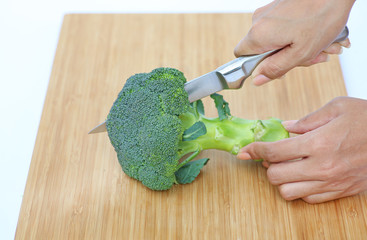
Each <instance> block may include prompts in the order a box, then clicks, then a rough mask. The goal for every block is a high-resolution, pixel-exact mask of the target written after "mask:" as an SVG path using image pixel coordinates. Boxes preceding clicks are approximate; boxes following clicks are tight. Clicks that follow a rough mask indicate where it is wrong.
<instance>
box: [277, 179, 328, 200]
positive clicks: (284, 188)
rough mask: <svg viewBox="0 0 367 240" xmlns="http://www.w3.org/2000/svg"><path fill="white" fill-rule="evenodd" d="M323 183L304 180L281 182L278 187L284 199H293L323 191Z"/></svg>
mask: <svg viewBox="0 0 367 240" xmlns="http://www.w3.org/2000/svg"><path fill="white" fill-rule="evenodd" d="M324 185H325V183H323V182H320V181H304V182H293V183H286V184H282V185H279V186H278V189H279V193H280V195H281V196H282V197H283V198H284V199H285V200H294V199H298V198H303V197H307V196H310V195H315V194H320V193H324V192H325V190H324Z"/></svg>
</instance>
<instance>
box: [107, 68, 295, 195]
mask: <svg viewBox="0 0 367 240" xmlns="http://www.w3.org/2000/svg"><path fill="white" fill-rule="evenodd" d="M185 82H186V79H185V77H184V75H183V73H182V72H180V71H178V70H176V69H172V68H157V69H155V70H153V71H152V72H151V73H140V74H136V75H134V76H132V77H130V78H129V79H128V80H127V81H126V84H125V86H124V87H123V89H122V90H121V92H120V93H119V95H118V97H117V99H116V101H115V102H114V104H113V106H112V108H111V110H110V112H109V114H108V116H107V120H106V126H107V132H108V136H109V138H110V141H111V143H112V145H113V147H114V148H115V151H116V153H117V157H118V160H119V163H120V164H121V166H122V169H123V171H124V172H125V173H126V174H127V175H128V176H130V177H132V178H134V179H137V180H139V181H141V182H142V183H143V184H144V185H145V186H147V187H148V188H150V189H153V190H167V189H169V188H171V187H172V185H173V184H174V183H179V184H184V183H189V182H192V181H193V180H194V179H195V177H196V176H197V175H198V174H199V172H200V169H201V168H202V167H203V166H204V165H205V164H206V163H207V161H208V159H207V158H204V159H200V160H196V161H192V160H193V159H194V158H195V157H196V156H197V155H198V154H199V153H200V152H201V151H202V150H205V149H219V150H224V151H227V152H230V153H232V154H237V153H238V151H239V150H240V149H241V148H242V147H243V146H245V145H247V144H249V143H251V142H254V141H276V140H280V139H283V138H287V137H289V134H288V132H287V131H286V130H285V129H284V128H283V126H282V124H281V122H280V120H277V119H269V120H245V119H241V118H237V117H234V116H231V114H230V110H229V107H228V103H227V102H226V101H225V100H224V99H223V97H222V96H221V95H219V94H213V95H211V97H212V98H213V99H214V101H215V104H216V107H217V109H218V115H219V117H217V118H207V117H205V116H204V107H203V103H202V101H200V100H199V101H196V102H194V103H191V104H190V102H189V100H188V95H187V93H186V91H185V89H184V84H185ZM188 154H190V155H189V157H187V158H186V159H184V160H182V161H180V160H181V158H183V157H184V156H186V155H188Z"/></svg>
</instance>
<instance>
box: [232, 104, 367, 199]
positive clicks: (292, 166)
mask: <svg viewBox="0 0 367 240" xmlns="http://www.w3.org/2000/svg"><path fill="white" fill-rule="evenodd" d="M366 121H367V101H366V100H361V99H356V98H349V97H339V98H336V99H334V100H332V101H331V102H329V103H328V104H326V105H325V106H324V107H322V108H320V109H319V110H317V111H315V112H313V113H311V114H309V115H308V116H306V117H304V118H302V119H300V120H298V121H287V122H284V125H285V127H286V129H287V130H288V131H289V132H291V133H296V134H301V135H297V136H296V137H292V138H288V139H284V140H281V141H277V142H255V143H252V144H249V145H247V146H246V147H244V148H243V149H241V151H240V153H239V154H238V158H239V159H243V160H249V159H263V160H264V161H263V165H264V166H265V167H268V169H267V176H268V179H269V181H270V182H271V183H272V184H273V185H277V186H278V188H279V192H280V194H281V196H282V197H283V198H284V199H286V200H294V199H298V198H301V199H303V200H304V201H306V202H308V203H321V202H325V201H329V200H333V199H337V198H341V197H346V196H351V195H354V194H357V193H360V192H363V191H365V190H367V129H366Z"/></svg>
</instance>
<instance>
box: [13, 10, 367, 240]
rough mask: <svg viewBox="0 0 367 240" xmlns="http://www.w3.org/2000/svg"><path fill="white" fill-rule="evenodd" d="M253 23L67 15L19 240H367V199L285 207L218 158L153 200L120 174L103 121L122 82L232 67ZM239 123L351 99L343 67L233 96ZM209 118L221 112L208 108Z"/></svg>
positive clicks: (256, 173) (239, 166) (253, 169)
mask: <svg viewBox="0 0 367 240" xmlns="http://www.w3.org/2000/svg"><path fill="white" fill-rule="evenodd" d="M250 24H251V14H157V15H152V14H150V15H149V14H148V15H146V14H136V15H135V14H127V15H120V14H113V15H100V14H91V15H89V14H72V15H66V16H65V19H64V23H63V26H62V30H61V34H60V40H59V44H58V47H57V52H56V56H55V61H54V65H53V70H52V74H51V79H50V83H49V87H48V92H47V97H46V100H45V105H44V109H43V114H42V119H41V123H40V126H39V131H38V136H37V141H36V144H35V148H34V153H33V157H32V162H31V166H30V170H29V175H28V180H27V185H26V189H25V193H24V197H23V204H22V207H21V212H20V216H19V222H18V227H17V232H16V239H134V240H135V239H362V238H366V237H367V226H366V221H367V217H366V216H367V195H366V194H360V195H357V196H354V197H349V198H344V199H341V200H336V201H331V202H327V203H324V204H318V205H310V204H307V203H305V202H303V201H302V200H296V201H290V202H288V201H285V200H283V199H282V198H281V196H280V195H279V193H278V190H277V187H275V186H272V185H271V184H269V182H268V180H267V177H266V169H265V168H263V167H262V166H261V164H259V163H255V162H252V161H240V160H237V159H236V157H235V156H232V155H230V154H229V153H226V152H220V151H216V150H210V151H206V152H204V153H202V154H201V155H202V156H208V157H210V159H211V160H210V161H209V163H208V165H207V166H205V168H204V170H203V171H202V173H201V174H200V176H199V177H198V178H197V179H196V180H195V182H193V183H192V184H188V185H179V186H174V187H173V188H172V189H171V190H169V191H164V192H155V191H151V190H149V189H147V188H146V187H144V186H143V185H142V184H141V183H140V182H138V181H136V180H133V179H130V178H129V177H127V176H126V175H125V174H124V173H123V172H122V170H121V167H120V165H119V164H118V162H117V158H116V154H115V152H114V150H113V148H112V146H111V144H110V143H109V139H108V137H107V134H105V133H101V134H94V135H88V134H87V133H88V131H89V130H90V129H91V128H92V127H94V126H95V125H96V124H98V123H99V122H101V121H103V120H104V119H105V117H106V116H107V113H108V111H109V109H110V107H111V105H112V103H113V101H114V99H115V98H116V96H117V94H118V92H119V91H120V90H121V88H122V86H123V85H124V82H125V79H127V78H128V77H129V76H130V75H132V74H135V73H138V72H149V71H151V70H152V69H154V68H156V67H162V66H167V67H174V68H177V69H180V70H181V71H183V72H184V73H185V75H186V77H187V78H188V79H189V80H190V79H193V78H195V77H197V76H199V75H202V74H204V73H206V72H208V71H211V70H213V69H215V68H216V67H218V66H220V65H222V64H224V63H226V62H227V61H229V60H232V59H233V58H234V56H233V48H234V46H235V45H236V44H237V42H238V41H239V40H240V39H241V38H242V37H243V36H244V35H245V34H246V32H247V31H248V29H249V27H250ZM224 95H225V98H226V99H227V100H228V102H229V103H230V106H231V110H232V113H233V115H236V116H239V117H242V118H248V119H262V118H268V117H277V118H280V119H298V118H300V117H302V116H304V115H306V114H308V113H310V112H311V111H313V110H316V109H318V108H319V107H321V106H322V105H324V104H325V103H327V102H328V101H330V100H331V99H333V98H334V97H337V96H340V95H346V91H345V88H344V83H343V77H342V73H341V69H340V66H339V61H338V59H337V57H333V58H332V59H331V61H330V62H328V63H325V64H319V65H317V66H313V67H311V68H297V69H295V70H292V71H291V72H290V73H288V74H287V77H286V79H283V80H277V81H274V82H272V83H269V84H267V85H265V86H262V87H254V86H253V85H252V84H251V81H247V82H246V83H245V86H244V87H243V88H242V89H240V90H237V91H226V92H224ZM204 104H206V105H207V108H206V109H207V113H208V115H209V116H211V115H212V116H215V109H214V107H213V104H212V103H211V101H209V100H208V99H204Z"/></svg>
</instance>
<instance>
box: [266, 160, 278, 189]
mask: <svg viewBox="0 0 367 240" xmlns="http://www.w3.org/2000/svg"><path fill="white" fill-rule="evenodd" d="M266 175H267V176H268V180H269V182H270V183H271V184H273V185H278V184H279V181H278V179H279V171H278V169H277V168H276V167H275V165H270V167H269V168H268V170H267V172H266Z"/></svg>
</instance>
